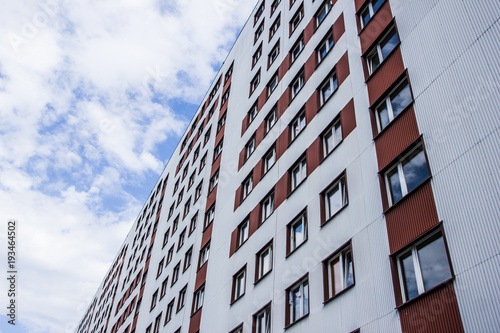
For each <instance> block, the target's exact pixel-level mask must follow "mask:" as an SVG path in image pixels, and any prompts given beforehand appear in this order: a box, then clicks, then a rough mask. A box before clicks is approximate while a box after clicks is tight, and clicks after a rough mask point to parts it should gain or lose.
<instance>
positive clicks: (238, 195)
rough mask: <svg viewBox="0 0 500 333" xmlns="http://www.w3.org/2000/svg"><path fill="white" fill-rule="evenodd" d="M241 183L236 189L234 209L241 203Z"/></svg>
mask: <svg viewBox="0 0 500 333" xmlns="http://www.w3.org/2000/svg"><path fill="white" fill-rule="evenodd" d="M241 190H242V188H241V185H240V186H239V187H238V189H237V190H236V193H235V195H234V210H236V208H238V207H239V206H240V204H241Z"/></svg>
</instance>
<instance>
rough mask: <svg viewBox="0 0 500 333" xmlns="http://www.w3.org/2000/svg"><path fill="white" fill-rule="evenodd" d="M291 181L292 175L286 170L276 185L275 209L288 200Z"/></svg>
mask: <svg viewBox="0 0 500 333" xmlns="http://www.w3.org/2000/svg"><path fill="white" fill-rule="evenodd" d="M289 182H290V177H289V175H288V172H286V173H285V174H284V175H283V176H282V177H281V178H280V180H278V182H277V183H276V186H275V187H274V189H275V190H274V209H276V208H278V207H279V206H280V205H281V204H282V203H283V201H285V200H286V197H287V196H288V192H289V189H290V187H289Z"/></svg>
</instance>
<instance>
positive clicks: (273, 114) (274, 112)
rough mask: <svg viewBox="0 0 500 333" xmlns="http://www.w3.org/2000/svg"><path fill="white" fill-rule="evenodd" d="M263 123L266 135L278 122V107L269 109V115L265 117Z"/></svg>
mask: <svg viewBox="0 0 500 333" xmlns="http://www.w3.org/2000/svg"><path fill="white" fill-rule="evenodd" d="M265 122H266V125H265V126H266V128H265V132H266V134H267V133H269V131H270V130H271V129H272V128H273V127H274V125H275V124H276V123H277V122H278V107H277V106H273V108H272V109H271V111H270V112H269V114H268V115H267V116H266V119H265Z"/></svg>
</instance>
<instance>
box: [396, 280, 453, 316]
mask: <svg viewBox="0 0 500 333" xmlns="http://www.w3.org/2000/svg"><path fill="white" fill-rule="evenodd" d="M454 280H455V277H454V276H452V277H451V278H449V279H448V280H446V281H443V282H441V283H440V284H438V285H437V286H434V287H432V288H431V289H429V290H427V291H424V292H423V293H421V294H420V295H418V296H415V297H413V298H412V299H410V300H409V301H406V302H404V303H402V304H400V305H398V306H396V309H397V310H399V311H401V310H403V309H404V308H405V307H407V306H409V305H410V304H413V303H415V302H417V301H418V300H420V299H422V298H425V297H427V296H428V295H430V294H433V293H434V292H436V291H437V290H440V289H442V288H444V287H445V286H447V285H448V284H451V283H452V282H453V281H454Z"/></svg>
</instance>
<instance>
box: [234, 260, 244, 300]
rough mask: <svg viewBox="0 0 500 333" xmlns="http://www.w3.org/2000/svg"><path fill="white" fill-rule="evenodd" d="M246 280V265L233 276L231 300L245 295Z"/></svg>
mask: <svg viewBox="0 0 500 333" xmlns="http://www.w3.org/2000/svg"><path fill="white" fill-rule="evenodd" d="M246 281H247V268H246V266H245V267H244V268H243V269H241V270H240V271H238V273H236V274H235V275H234V277H233V302H234V301H236V300H238V299H239V298H241V297H243V295H245V291H246V284H247V283H246Z"/></svg>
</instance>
